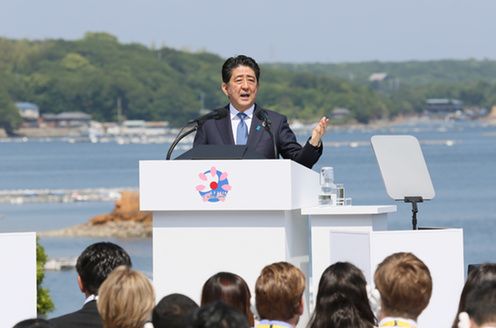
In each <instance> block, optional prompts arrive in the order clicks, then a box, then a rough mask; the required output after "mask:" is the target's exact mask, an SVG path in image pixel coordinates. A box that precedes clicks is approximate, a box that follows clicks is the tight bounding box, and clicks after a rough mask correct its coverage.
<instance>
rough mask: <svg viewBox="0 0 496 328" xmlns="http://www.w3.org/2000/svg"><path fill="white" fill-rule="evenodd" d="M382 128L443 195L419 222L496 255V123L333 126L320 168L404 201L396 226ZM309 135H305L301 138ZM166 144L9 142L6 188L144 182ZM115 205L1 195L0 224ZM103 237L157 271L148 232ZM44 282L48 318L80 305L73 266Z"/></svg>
mask: <svg viewBox="0 0 496 328" xmlns="http://www.w3.org/2000/svg"><path fill="white" fill-rule="evenodd" d="M377 134H409V135H414V136H415V137H417V138H418V139H419V141H420V142H421V147H422V151H423V154H424V157H425V160H426V162H427V166H428V168H429V172H430V175H431V178H432V182H433V185H434V188H435V191H436V196H435V198H434V199H433V200H431V201H426V202H423V203H420V204H419V205H418V207H419V212H418V215H417V217H418V221H419V226H421V227H422V226H424V227H425V226H429V227H452V228H463V229H464V254H465V255H464V257H465V258H464V260H465V264H466V265H468V264H471V263H481V262H486V261H492V262H496V247H495V246H494V242H493V236H494V233H495V232H496V170H495V169H494V163H495V162H496V127H494V126H493V127H491V126H485V125H483V124H480V123H477V122H431V123H423V124H417V125H399V126H393V127H389V128H383V129H367V128H364V129H355V130H350V129H335V128H330V129H329V131H328V133H327V134H326V137H325V144H326V147H325V149H324V154H323V156H322V158H321V159H320V161H319V162H318V163H317V165H315V167H314V169H315V170H316V171H319V170H320V168H321V167H323V166H332V167H334V170H335V180H336V182H337V183H343V184H344V186H345V188H346V193H347V197H352V201H353V204H354V205H389V204H393V205H397V206H398V211H397V212H396V213H394V214H391V215H390V216H389V217H388V224H389V228H390V229H399V230H405V229H411V216H412V213H411V204H405V203H402V202H395V201H393V200H391V199H390V198H389V197H388V196H387V194H386V191H385V188H384V184H383V182H382V178H381V175H380V171H379V167H378V165H377V161H376V159H375V156H374V153H373V150H372V147H371V146H370V142H369V141H370V137H371V136H373V135H377ZM305 137H306V136H304V135H302V136H301V138H300V136H299V140H300V141H301V140H305ZM167 148H168V145H157V144H143V145H136V144H127V145H119V144H116V143H102V144H91V143H75V144H73V143H68V142H65V141H62V140H58V141H57V140H45V141H35V140H33V141H27V142H24V141H22V140H17V141H10V142H2V143H0V159H1V161H0V190H6V189H7V190H10V189H42V188H47V189H62V188H74V189H78V188H98V187H104V188H114V187H119V188H126V187H133V188H137V186H138V161H139V160H157V159H164V158H165V154H166V152H167ZM405 174H408V172H405ZM112 208H113V203H109V202H89V203H44V204H22V205H11V204H0V232H12V231H44V230H53V229H59V228H64V227H69V226H73V225H75V224H80V223H83V222H87V221H88V219H89V218H91V217H92V216H94V215H98V214H103V213H108V212H110V211H111V210H112ZM101 240H102V239H101V238H88V237H78V238H74V237H71V238H65V237H50V238H48V237H42V238H41V239H40V242H41V244H42V245H43V246H44V247H45V250H46V252H47V255H48V257H49V258H61V257H71V258H74V257H77V256H78V255H79V254H80V253H81V251H82V250H83V249H84V248H85V247H86V246H88V245H89V244H91V243H93V242H97V241H101ZM103 240H109V241H113V242H115V243H117V244H119V245H121V246H123V247H124V248H125V249H126V250H127V251H128V252H129V253H130V254H131V257H132V260H133V264H134V267H135V268H137V269H139V270H142V271H144V272H145V274H147V275H148V276H149V277H151V275H152V250H151V249H152V245H151V239H149V238H148V239H146V238H144V239H115V238H105V239H103ZM447 256H449V254H447ZM43 284H44V287H47V288H48V289H50V292H51V295H52V298H53V299H54V302H55V305H56V309H55V310H54V311H53V312H52V313H50V314H49V317H53V316H57V315H60V314H63V313H67V312H69V311H74V310H77V309H79V308H80V307H81V304H82V302H83V295H82V294H81V292H80V291H79V290H78V287H77V283H76V272H75V271H74V270H70V271H55V272H52V271H48V272H47V273H46V276H45V280H44V283H43ZM199 292H200V291H199Z"/></svg>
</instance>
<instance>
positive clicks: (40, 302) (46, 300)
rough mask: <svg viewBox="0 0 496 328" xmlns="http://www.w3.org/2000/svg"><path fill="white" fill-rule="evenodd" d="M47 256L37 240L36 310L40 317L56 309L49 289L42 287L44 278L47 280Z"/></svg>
mask: <svg viewBox="0 0 496 328" xmlns="http://www.w3.org/2000/svg"><path fill="white" fill-rule="evenodd" d="M46 261H47V255H46V253H45V249H44V248H43V246H41V244H40V242H39V240H38V239H36V287H37V302H36V303H37V304H36V309H37V311H38V315H43V314H47V313H48V312H50V311H52V310H53V309H54V307H55V306H54V305H53V301H52V298H51V297H50V293H49V292H48V289H46V288H43V287H42V286H41V284H42V282H43V278H45V263H46Z"/></svg>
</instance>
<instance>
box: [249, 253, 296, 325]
mask: <svg viewBox="0 0 496 328" xmlns="http://www.w3.org/2000/svg"><path fill="white" fill-rule="evenodd" d="M304 291H305V275H304V274H303V272H302V271H301V270H300V269H298V268H297V267H295V266H294V265H292V264H289V263H287V262H277V263H273V264H270V265H268V266H266V267H264V268H263V269H262V272H261V273H260V276H259V277H258V279H257V282H256V284H255V302H256V308H257V312H258V314H259V316H260V318H261V319H266V320H278V321H284V322H287V323H289V324H292V325H296V324H297V323H298V320H299V317H300V316H301V315H302V314H303V292H304Z"/></svg>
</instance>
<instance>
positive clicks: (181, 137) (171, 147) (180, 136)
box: [165, 124, 198, 160]
mask: <svg viewBox="0 0 496 328" xmlns="http://www.w3.org/2000/svg"><path fill="white" fill-rule="evenodd" d="M183 130H184V128H182V129H181V131H179V133H178V134H177V136H176V139H174V141H173V142H172V144H171V146H170V147H169V151H168V152H167V156H166V157H165V159H166V160H170V158H171V156H172V151H173V150H174V148H175V147H176V145H177V144H178V143H179V141H181V139H183V138H184V137H186V136H187V135H189V134H191V133H193V132H195V131H196V130H198V125H196V124H195V126H193V127H192V128H190V129H189V130H188V131H186V132H185V133H183Z"/></svg>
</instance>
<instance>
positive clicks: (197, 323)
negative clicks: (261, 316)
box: [192, 302, 249, 328]
mask: <svg viewBox="0 0 496 328" xmlns="http://www.w3.org/2000/svg"><path fill="white" fill-rule="evenodd" d="M192 327H193V328H248V327H249V325H248V320H247V319H246V317H245V316H244V315H243V314H241V312H238V311H236V310H235V309H233V308H231V307H230V306H228V305H226V304H224V303H222V302H214V303H210V304H207V305H205V306H202V307H201V308H199V309H198V310H197V311H196V312H195V313H194V315H193V324H192Z"/></svg>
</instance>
